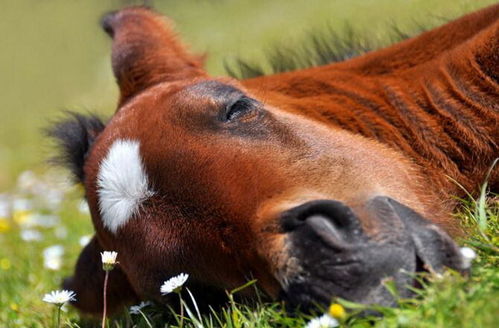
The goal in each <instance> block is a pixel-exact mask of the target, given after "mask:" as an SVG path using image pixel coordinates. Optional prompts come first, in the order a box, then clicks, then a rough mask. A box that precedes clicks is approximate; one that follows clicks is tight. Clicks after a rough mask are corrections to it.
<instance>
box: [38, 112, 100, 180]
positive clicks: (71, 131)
mask: <svg viewBox="0 0 499 328" xmlns="http://www.w3.org/2000/svg"><path fill="white" fill-rule="evenodd" d="M104 128H105V124H104V123H103V122H102V120H101V119H100V118H98V117H97V116H95V115H91V114H88V115H82V114H78V113H72V112H68V113H67V117H65V118H64V119H62V120H60V121H57V122H55V123H53V124H52V125H51V126H50V127H48V128H46V129H45V132H46V134H47V135H48V137H50V138H52V139H53V140H54V142H55V143H56V146H57V148H58V151H59V153H58V155H57V156H55V157H54V158H52V162H53V163H55V164H58V165H61V166H64V167H66V168H68V169H69V171H70V172H71V174H72V175H73V180H74V181H75V182H76V183H83V181H84V179H85V174H84V170H83V167H84V165H85V160H86V158H87V155H88V153H89V151H90V148H91V147H92V144H93V143H94V141H95V139H97V137H98V135H99V134H100V133H101V132H102V131H103V130H104Z"/></svg>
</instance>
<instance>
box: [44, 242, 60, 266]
mask: <svg viewBox="0 0 499 328" xmlns="http://www.w3.org/2000/svg"><path fill="white" fill-rule="evenodd" d="M63 255H64V247H62V246H61V245H53V246H50V247H47V248H45V249H44V250H43V265H44V266H45V267H46V268H47V269H50V270H59V269H60V268H61V266H62V256H63Z"/></svg>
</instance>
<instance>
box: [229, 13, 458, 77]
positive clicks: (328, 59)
mask: <svg viewBox="0 0 499 328" xmlns="http://www.w3.org/2000/svg"><path fill="white" fill-rule="evenodd" d="M432 18H434V20H435V22H432V23H427V24H420V23H417V22H414V23H413V27H412V28H411V29H410V31H404V30H402V29H401V28H399V27H398V26H397V25H396V24H395V23H392V24H390V25H389V28H388V30H389V32H388V33H387V34H388V35H386V34H385V37H384V38H381V37H380V35H379V34H375V33H370V34H369V35H367V34H366V33H364V32H360V31H359V30H357V29H355V28H354V27H353V26H352V25H351V24H348V23H347V24H345V25H344V28H343V29H342V30H340V31H338V30H335V29H334V28H333V27H332V26H331V25H326V27H325V28H321V29H314V30H310V31H309V32H308V33H307V36H306V37H305V38H304V39H303V40H302V41H300V42H293V43H291V44H290V43H285V42H282V41H281V42H278V43H276V44H274V45H273V46H272V47H271V48H270V49H268V50H267V51H265V57H266V61H264V62H259V63H257V62H254V61H251V60H246V59H244V58H241V57H237V58H234V59H232V60H226V61H225V62H224V68H225V71H226V72H227V74H228V75H229V76H231V77H234V78H237V79H248V78H253V77H257V76H262V75H271V74H276V73H282V72H289V71H294V70H298V69H304V68H309V67H315V66H321V65H326V64H331V63H336V62H341V61H344V60H347V59H350V58H353V57H356V56H360V55H362V54H365V53H367V52H369V51H373V50H377V49H380V48H383V47H387V46H389V45H391V44H394V43H397V42H400V41H402V40H405V39H408V38H411V37H414V36H416V35H418V34H420V33H422V32H425V31H427V30H429V29H431V28H433V27H434V26H435V25H439V23H440V24H441V23H442V22H447V21H448V19H445V18H441V17H436V16H433V17H432Z"/></svg>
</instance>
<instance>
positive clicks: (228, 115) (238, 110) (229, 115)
mask: <svg viewBox="0 0 499 328" xmlns="http://www.w3.org/2000/svg"><path fill="white" fill-rule="evenodd" d="M253 109H255V100H254V99H251V98H248V97H241V98H239V99H238V100H237V101H235V102H233V103H231V104H229V105H227V106H226V107H225V111H224V115H223V120H224V121H226V122H229V121H232V120H234V119H236V118H238V117H241V116H243V115H245V114H247V113H248V112H250V111H252V110H253Z"/></svg>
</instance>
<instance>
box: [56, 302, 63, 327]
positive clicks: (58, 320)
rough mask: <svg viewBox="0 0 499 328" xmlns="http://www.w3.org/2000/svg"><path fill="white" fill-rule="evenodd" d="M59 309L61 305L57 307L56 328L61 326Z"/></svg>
mask: <svg viewBox="0 0 499 328" xmlns="http://www.w3.org/2000/svg"><path fill="white" fill-rule="evenodd" d="M61 307H62V305H59V306H58V307H57V321H56V322H57V323H56V327H57V328H59V327H60V326H61Z"/></svg>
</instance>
